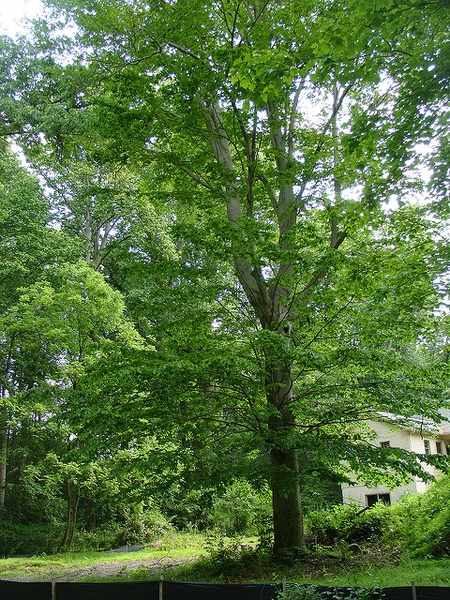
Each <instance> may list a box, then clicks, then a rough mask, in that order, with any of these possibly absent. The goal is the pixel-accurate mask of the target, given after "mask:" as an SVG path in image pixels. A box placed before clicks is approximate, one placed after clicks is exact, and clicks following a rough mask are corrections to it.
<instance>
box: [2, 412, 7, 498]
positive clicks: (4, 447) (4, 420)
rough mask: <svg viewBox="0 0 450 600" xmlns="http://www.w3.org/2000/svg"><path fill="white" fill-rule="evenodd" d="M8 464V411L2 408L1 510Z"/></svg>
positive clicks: (4, 496) (4, 495)
mask: <svg viewBox="0 0 450 600" xmlns="http://www.w3.org/2000/svg"><path fill="white" fill-rule="evenodd" d="M7 464H8V411H7V409H6V408H5V407H0V510H2V509H3V508H4V507H5V498H6V472H7Z"/></svg>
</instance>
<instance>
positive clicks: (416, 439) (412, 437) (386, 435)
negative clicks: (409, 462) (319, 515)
mask: <svg viewBox="0 0 450 600" xmlns="http://www.w3.org/2000/svg"><path fill="white" fill-rule="evenodd" d="M369 425H370V428H371V429H372V430H373V431H374V432H375V434H376V440H374V443H375V444H377V445H381V442H389V443H390V445H391V447H393V448H403V449H404V450H409V451H411V452H416V453H418V454H423V453H424V452H425V448H424V439H427V440H429V441H430V448H431V453H432V454H436V443H435V442H436V439H438V438H437V436H433V435H431V434H428V433H424V436H423V437H422V435H421V434H420V432H415V431H408V430H407V429H402V428H400V427H396V426H395V425H392V424H390V423H385V422H383V421H371V422H370V423H369ZM443 449H444V452H445V444H443ZM426 469H427V471H429V472H430V473H432V474H433V475H435V476H436V475H438V473H437V472H436V470H435V469H433V468H431V467H426ZM428 486H429V484H428V483H425V482H424V481H422V480H420V479H418V478H417V477H415V478H412V479H411V481H410V482H409V483H408V484H406V485H402V486H399V487H396V488H394V489H389V488H387V487H385V486H378V487H367V486H364V485H358V483H357V482H356V481H355V485H348V484H342V486H341V487H342V498H343V502H344V504H350V503H357V504H361V505H362V506H366V504H367V501H366V496H367V495H370V494H390V496H391V503H395V502H398V500H400V498H401V497H402V496H404V495H405V494H421V493H423V492H424V491H425V490H426V489H427V488H428Z"/></svg>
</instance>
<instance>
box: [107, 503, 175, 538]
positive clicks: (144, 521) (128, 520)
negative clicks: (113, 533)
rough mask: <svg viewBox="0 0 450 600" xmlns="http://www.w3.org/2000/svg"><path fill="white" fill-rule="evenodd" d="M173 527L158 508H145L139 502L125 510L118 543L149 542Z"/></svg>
mask: <svg viewBox="0 0 450 600" xmlns="http://www.w3.org/2000/svg"><path fill="white" fill-rule="evenodd" d="M171 529H172V524H171V523H170V521H169V520H168V519H167V518H166V517H165V516H164V515H163V514H162V513H161V512H160V511H159V510H158V509H157V508H149V509H144V507H143V505H142V504H137V505H135V506H132V507H130V508H128V509H126V510H125V514H124V524H123V527H122V528H121V529H120V531H119V534H118V536H117V539H116V545H117V546H125V545H132V544H147V543H149V542H152V541H154V540H155V539H156V538H158V537H160V536H161V535H163V534H164V533H166V532H168V531H170V530H171Z"/></svg>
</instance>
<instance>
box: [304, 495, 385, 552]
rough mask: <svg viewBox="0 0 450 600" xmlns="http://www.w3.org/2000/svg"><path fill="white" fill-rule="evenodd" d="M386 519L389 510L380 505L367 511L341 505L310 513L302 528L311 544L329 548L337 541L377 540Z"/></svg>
mask: <svg viewBox="0 0 450 600" xmlns="http://www.w3.org/2000/svg"><path fill="white" fill-rule="evenodd" d="M388 519H389V507H387V506H385V505H384V504H381V503H380V504H377V505H376V506H373V507H372V508H370V509H364V508H361V506H360V505H359V504H340V505H336V506H333V507H331V508H329V509H328V510H320V511H313V512H311V513H309V514H308V515H307V518H306V523H305V525H306V532H307V536H308V538H309V541H310V542H313V543H315V544H320V545H324V546H331V545H333V544H335V543H336V541H341V542H342V541H343V542H347V543H349V544H352V543H359V542H365V541H368V540H371V539H374V538H377V539H379V538H380V536H382V535H383V531H384V529H385V527H386V523H387V521H388Z"/></svg>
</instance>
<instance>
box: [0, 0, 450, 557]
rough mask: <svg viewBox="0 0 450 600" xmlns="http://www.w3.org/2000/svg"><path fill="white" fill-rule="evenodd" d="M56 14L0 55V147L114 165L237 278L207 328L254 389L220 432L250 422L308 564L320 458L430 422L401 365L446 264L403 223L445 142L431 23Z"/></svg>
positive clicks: (354, 9)
mask: <svg viewBox="0 0 450 600" xmlns="http://www.w3.org/2000/svg"><path fill="white" fill-rule="evenodd" d="M48 4H49V5H51V6H52V7H53V8H54V9H55V13H54V15H59V16H62V17H64V18H65V19H66V20H64V19H63V21H61V20H58V18H53V17H51V16H50V17H49V18H48V20H47V21H46V22H41V23H40V24H38V25H37V26H36V29H35V37H34V40H33V42H32V44H31V46H30V48H29V52H28V53H27V52H24V53H23V55H22V57H21V58H18V56H17V50H15V49H14V46H13V45H11V44H9V45H7V46H6V51H5V52H4V54H3V65H4V71H5V73H10V74H11V73H14V76H15V82H13V83H10V82H9V83H8V82H6V81H5V86H4V89H3V100H2V108H1V110H2V114H3V115H4V118H3V125H4V126H3V129H4V131H5V132H6V133H11V134H16V135H18V136H19V138H18V139H19V140H20V143H21V144H22V147H23V149H24V151H25V152H26V153H27V155H28V156H29V157H30V159H31V160H32V159H33V156H38V157H39V159H38V160H39V162H40V163H42V157H43V156H44V157H45V156H47V157H50V159H49V160H50V161H51V160H53V161H54V160H55V157H56V158H57V157H58V155H61V156H67V157H70V158H71V159H72V160H73V159H75V158H76V157H77V156H79V155H80V152H81V156H82V157H83V158H85V157H87V158H88V160H90V161H91V162H92V164H94V163H95V162H96V161H97V162H98V161H100V162H101V163H107V164H117V163H119V164H126V165H127V168H129V169H130V170H131V171H132V172H134V173H136V174H137V175H138V176H139V177H140V178H141V179H142V180H146V181H148V182H150V183H149V184H147V189H149V190H152V189H153V197H154V199H155V201H157V202H158V203H159V204H161V203H162V204H164V205H165V207H166V209H165V210H166V215H167V217H168V218H169V219H172V220H173V221H177V220H178V222H179V220H180V216H181V215H183V218H185V217H186V213H187V212H189V213H190V215H191V218H192V219H193V220H195V221H196V231H195V235H196V236H200V237H202V238H203V241H204V242H205V245H206V246H207V247H208V256H209V257H213V258H214V259H216V260H217V261H219V262H220V264H227V265H228V267H229V268H230V269H232V271H233V272H234V275H235V277H236V280H237V282H238V287H237V288H234V289H233V288H232V286H230V287H229V288H228V289H225V290H222V292H221V293H219V294H218V300H219V301H220V306H223V305H224V304H225V306H226V311H224V312H221V311H218V318H217V319H216V321H214V323H213V328H212V329H213V331H215V332H217V335H218V336H225V337H226V336H229V338H227V339H231V340H234V341H233V344H234V348H235V353H234V354H232V356H233V358H230V361H231V363H230V364H229V365H228V372H230V371H233V369H234V371H233V372H234V376H235V377H236V379H237V380H238V382H239V386H238V387H239V388H240V389H242V386H244V387H245V386H246V385H247V393H243V394H242V395H241V396H240V399H241V400H242V398H243V399H244V400H243V401H242V402H241V401H240V400H239V401H238V400H236V394H234V395H229V396H226V398H227V409H228V412H227V416H228V422H230V421H231V420H232V419H230V415H232V414H233V410H235V412H236V414H238V415H240V416H241V417H242V414H244V415H245V416H244V421H245V420H247V421H251V423H252V424H253V429H251V431H253V432H254V433H253V434H252V436H253V437H252V439H253V440H254V443H256V441H255V440H256V439H258V444H259V445H260V447H261V448H263V449H264V450H265V452H266V453H267V456H268V457H269V458H270V468H269V479H270V483H271V487H272V497H273V520H274V534H275V550H276V551H277V552H278V553H282V552H284V551H285V550H289V549H293V548H298V547H301V546H302V545H303V533H302V518H301V515H302V509H301V484H302V477H303V473H304V472H306V471H307V470H308V465H309V464H310V463H311V461H312V459H313V457H314V456H316V455H317V453H315V447H314V443H315V440H316V443H319V440H320V442H321V444H322V446H321V447H322V448H326V447H327V440H330V442H329V454H330V453H331V451H330V448H332V449H333V451H334V452H335V459H336V458H339V454H338V453H337V454H336V448H335V446H333V444H332V443H331V441H332V440H334V439H335V438H339V439H340V440H341V442H342V431H345V432H349V430H348V429H347V428H348V427H349V426H348V422H353V421H360V420H361V419H365V418H370V417H371V416H373V415H374V414H376V412H377V411H384V412H388V411H391V412H397V413H402V414H404V415H405V416H408V415H413V414H415V413H418V412H420V413H422V414H425V415H427V416H430V417H431V418H437V413H436V409H437V407H438V405H439V402H440V398H439V389H438V388H439V386H438V385H437V380H438V379H439V377H437V376H436V374H437V368H438V358H431V359H430V358H428V359H424V358H423V357H419V356H418V354H417V352H416V350H415V345H416V343H417V340H418V339H419V338H420V339H426V337H427V336H429V335H431V332H432V330H433V327H434V320H433V309H434V308H435V307H436V305H437V304H438V302H439V298H438V290H439V287H442V280H440V279H439V275H440V273H441V272H442V271H443V270H444V269H445V264H446V260H447V258H448V257H446V256H445V249H444V248H443V246H441V245H440V244H439V242H438V241H437V240H439V223H438V221H437V218H436V215H434V214H433V213H432V212H431V209H432V207H430V208H429V207H428V206H427V205H425V206H404V205H405V204H406V205H408V203H410V204H414V203H415V201H416V200H417V198H418V197H419V196H420V198H427V194H426V193H425V190H424V189H423V188H424V186H423V176H422V174H421V171H420V169H418V168H417V167H418V164H420V162H421V161H423V162H425V161H426V160H427V157H426V155H425V154H424V153H422V154H420V153H419V150H420V148H419V147H418V146H417V144H418V142H424V141H425V142H426V141H427V140H429V139H431V138H432V137H433V136H439V135H440V134H441V131H442V122H443V119H444V113H443V107H442V84H443V82H444V81H445V69H443V66H442V59H441V54H440V51H439V47H440V46H441V45H442V43H443V42H444V38H445V35H444V33H443V28H442V14H441V13H442V11H443V10H444V9H445V3H434V2H433V3H431V2H430V3H427V2H424V3H417V2H413V1H410V0H404V1H402V2H392V1H391V0H380V1H377V2H373V1H372V0H370V1H367V2H366V1H364V2H361V1H353V0H347V1H330V0H314V1H312V0H309V1H306V2H305V1H304V0H286V1H283V2H271V1H270V0H269V1H263V0H221V1H213V0H178V1H170V0H155V1H154V2H151V3H149V2H144V1H141V0H130V1H129V2H121V1H119V0H117V1H114V2H102V1H101V0H53V1H52V2H48ZM63 23H69V24H70V25H71V27H72V29H71V31H72V34H73V35H72V36H69V38H67V35H66V34H67V29H66V30H64V29H61V26H62V24H63ZM50 30H52V32H51V35H49V31H50ZM58 31H59V32H60V36H59V37H58ZM65 36H66V37H65ZM61 51H65V52H66V58H65V59H64V60H62V61H61V60H60V53H61ZM17 90H20V95H19V96H18V95H17ZM419 92H420V93H419ZM442 149H445V144H444V143H441V144H440V145H439V150H438V156H439V160H437V161H436V164H437V165H438V167H439V168H438V172H437V174H436V177H435V178H434V179H433V182H434V189H435V190H437V191H439V192H442V183H443V177H442V168H443V160H442V159H443V157H444V156H445V150H442ZM419 204H420V203H419ZM430 217H433V218H430ZM191 233H192V231H191ZM172 285H177V282H172ZM242 309H244V310H242ZM230 310H231V312H233V311H235V310H237V316H236V312H234V313H233V314H235V318H234V321H233V323H230V321H229V319H227V317H226V316H225V314H228V312H227V311H230ZM236 321H237V324H236ZM193 345H194V347H195V344H193ZM215 347H216V346H215ZM199 351H200V355H201V349H199ZM242 353H243V354H242ZM224 356H226V354H225V355H224ZM238 356H242V362H241V364H240V366H238V365H237V361H236V357H238ZM220 358H221V359H220V360H217V361H216V362H215V368H216V370H215V375H214V376H212V377H211V379H210V381H208V382H206V383H204V388H205V386H206V389H207V390H208V392H210V391H211V388H213V389H214V385H218V384H217V381H218V380H220V379H221V377H223V373H221V369H220V366H219V365H223V362H224V358H223V357H220ZM212 362H213V363H214V361H212ZM249 378H250V382H249ZM263 397H264V398H265V404H264V405H262V404H261V399H262V398H263ZM231 399H234V401H235V403H234V408H233V403H232V402H231V401H230V400H231ZM230 405H231V406H230ZM210 415H211V419H213V418H216V416H217V415H216V413H214V412H211V413H210ZM211 422H212V420H211ZM344 424H345V425H346V429H343V425H344ZM333 427H335V428H336V427H337V430H336V429H332V428H333ZM339 428H340V431H339ZM314 432H322V436H321V437H320V436H318V437H316V438H314V435H312V434H313V433H314ZM339 433H340V434H341V435H340V436H339ZM349 435H350V434H349ZM344 454H345V453H343V452H342V454H341V457H343V456H344ZM350 454H351V453H350ZM362 456H363V455H361V454H360V455H359V456H355V457H354V458H355V461H356V462H357V461H358V460H359V461H361V457H362Z"/></svg>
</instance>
